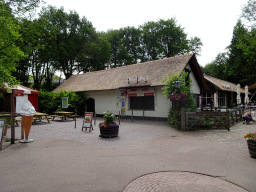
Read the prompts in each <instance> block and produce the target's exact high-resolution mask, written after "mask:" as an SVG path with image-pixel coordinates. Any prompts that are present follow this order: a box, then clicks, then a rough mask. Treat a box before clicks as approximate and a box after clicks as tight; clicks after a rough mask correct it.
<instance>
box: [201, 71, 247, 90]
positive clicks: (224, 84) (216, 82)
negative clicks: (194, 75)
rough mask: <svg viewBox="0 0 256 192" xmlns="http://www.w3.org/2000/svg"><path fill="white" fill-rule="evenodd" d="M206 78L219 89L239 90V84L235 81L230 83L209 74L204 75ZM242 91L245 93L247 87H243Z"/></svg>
mask: <svg viewBox="0 0 256 192" xmlns="http://www.w3.org/2000/svg"><path fill="white" fill-rule="evenodd" d="M204 78H205V79H206V80H207V81H208V82H209V83H210V84H212V85H213V86H214V87H215V88H216V89H218V90H222V91H233V92H237V85H236V84H234V83H230V82H228V81H224V80H221V79H217V78H215V77H211V76H208V75H204ZM240 92H241V93H245V89H244V88H241V89H240Z"/></svg>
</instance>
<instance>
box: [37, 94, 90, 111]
mask: <svg viewBox="0 0 256 192" xmlns="http://www.w3.org/2000/svg"><path fill="white" fill-rule="evenodd" d="M62 97H68V108H67V109H63V108H62V103H61V102H62ZM85 101H86V97H85V95H84V94H83V93H74V92H73V91H60V92H56V93H53V92H47V91H40V95H39V96H38V110H39V111H40V112H44V113H48V114H53V113H54V112H55V111H65V110H66V111H72V112H75V111H74V109H76V111H77V114H79V115H83V113H84V109H85V104H86V102H85Z"/></svg>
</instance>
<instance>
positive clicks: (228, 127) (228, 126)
mask: <svg viewBox="0 0 256 192" xmlns="http://www.w3.org/2000/svg"><path fill="white" fill-rule="evenodd" d="M226 118H228V119H227V121H228V122H227V124H228V125H227V129H228V131H230V124H229V110H227V116H226Z"/></svg>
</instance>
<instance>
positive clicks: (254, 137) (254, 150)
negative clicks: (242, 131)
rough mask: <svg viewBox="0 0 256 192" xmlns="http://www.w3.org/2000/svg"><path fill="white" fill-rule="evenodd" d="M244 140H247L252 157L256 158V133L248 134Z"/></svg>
mask: <svg viewBox="0 0 256 192" xmlns="http://www.w3.org/2000/svg"><path fill="white" fill-rule="evenodd" d="M244 138H245V139H246V140H247V145H248V149H249V153H250V155H251V157H253V158H256V132H255V133H248V134H247V135H245V136H244Z"/></svg>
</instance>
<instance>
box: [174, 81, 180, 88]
mask: <svg viewBox="0 0 256 192" xmlns="http://www.w3.org/2000/svg"><path fill="white" fill-rule="evenodd" d="M174 86H175V88H176V89H180V87H181V81H180V80H177V81H175V84H174Z"/></svg>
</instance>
